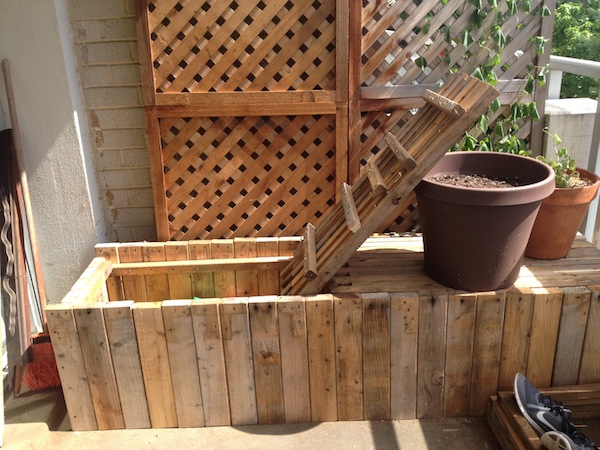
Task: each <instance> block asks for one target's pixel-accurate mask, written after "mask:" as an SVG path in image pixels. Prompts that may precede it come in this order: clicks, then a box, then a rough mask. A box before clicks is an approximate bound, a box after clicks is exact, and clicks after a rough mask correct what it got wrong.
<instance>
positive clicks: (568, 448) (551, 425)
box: [515, 373, 597, 450]
mask: <svg viewBox="0 0 600 450" xmlns="http://www.w3.org/2000/svg"><path fill="white" fill-rule="evenodd" d="M515 400H516V401H517V405H519V409H520V410H521V413H522V414H523V416H524V417H525V419H527V422H529V424H530V425H531V426H532V427H533V429H534V430H536V431H537V432H538V433H539V434H540V435H542V437H543V435H545V434H548V436H546V438H545V441H546V442H547V443H548V444H546V443H544V445H545V446H546V447H547V448H549V449H551V450H555V449H558V450H563V449H565V450H587V449H594V450H596V448H597V447H596V445H595V444H594V442H593V441H592V440H591V439H590V438H588V437H587V436H586V435H585V434H584V433H582V432H581V431H579V430H578V429H577V428H576V427H575V425H573V424H572V423H571V410H569V409H567V408H565V407H564V406H563V405H562V404H561V403H559V402H557V401H555V400H552V399H551V398H550V397H548V396H547V395H544V394H542V393H541V392H539V391H538V390H537V389H536V388H534V387H533V386H532V384H531V383H530V382H529V380H528V379H527V377H525V375H523V374H520V373H518V374H517V375H516V376H515Z"/></svg>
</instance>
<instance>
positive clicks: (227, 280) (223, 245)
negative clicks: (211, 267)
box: [211, 239, 236, 298]
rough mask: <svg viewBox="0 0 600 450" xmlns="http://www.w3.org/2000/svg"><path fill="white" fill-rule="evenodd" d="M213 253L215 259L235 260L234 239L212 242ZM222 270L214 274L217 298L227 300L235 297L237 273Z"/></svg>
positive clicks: (214, 240) (231, 270)
mask: <svg viewBox="0 0 600 450" xmlns="http://www.w3.org/2000/svg"><path fill="white" fill-rule="evenodd" d="M211 251H212V256H213V258H217V259H230V258H235V250H234V248H233V240H232V239H213V240H212V241H211ZM233 269H234V268H232V269H230V270H220V271H218V272H215V273H214V274H213V279H214V282H215V297H218V298H227V297H235V294H236V289H235V271H234V270H233Z"/></svg>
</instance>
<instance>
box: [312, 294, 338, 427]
mask: <svg viewBox="0 0 600 450" xmlns="http://www.w3.org/2000/svg"><path fill="white" fill-rule="evenodd" d="M305 307H306V325H307V336H308V366H309V374H310V408H311V420H312V421H314V422H332V421H335V420H337V395H336V389H335V382H336V378H335V332H334V331H335V330H334V317H333V298H332V296H331V295H319V296H316V297H307V298H306V301H305Z"/></svg>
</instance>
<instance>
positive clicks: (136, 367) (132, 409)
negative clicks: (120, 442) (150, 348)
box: [102, 301, 151, 429]
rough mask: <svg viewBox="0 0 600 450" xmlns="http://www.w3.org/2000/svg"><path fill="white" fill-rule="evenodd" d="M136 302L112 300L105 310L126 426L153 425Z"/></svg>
mask: <svg viewBox="0 0 600 450" xmlns="http://www.w3.org/2000/svg"><path fill="white" fill-rule="evenodd" d="M133 304H134V302H133V301H121V302H110V303H108V304H107V305H105V306H104V308H103V309H102V311H103V313H104V322H105V324H106V335H107V336H108V342H109V344H110V352H111V355H112V360H113V369H114V371H115V378H116V380H117V387H118V388H119V398H120V400H121V408H122V409H123V419H124V420H125V428H128V429H131V428H150V426H151V423H150V415H149V413H148V401H147V400H146V390H145V389H144V378H143V375H142V366H141V363H140V353H139V350H138V345H137V339H136V335H135V325H134V323H133V315H132V308H133Z"/></svg>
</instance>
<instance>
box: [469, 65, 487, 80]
mask: <svg viewBox="0 0 600 450" xmlns="http://www.w3.org/2000/svg"><path fill="white" fill-rule="evenodd" d="M471 76H473V77H475V78H478V79H480V80H481V81H485V78H484V77H483V73H481V69H480V68H479V67H476V68H475V70H474V71H473V73H472V74H471Z"/></svg>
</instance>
